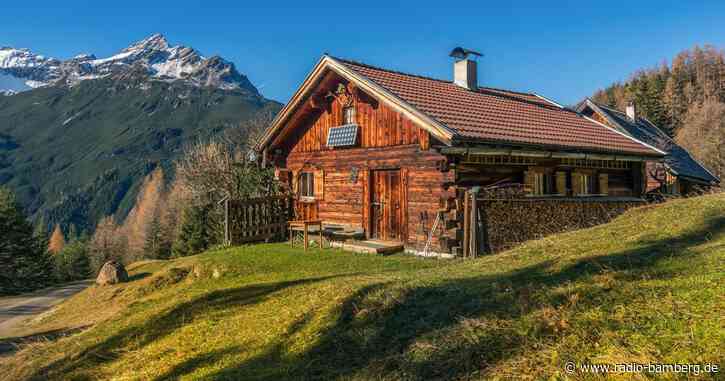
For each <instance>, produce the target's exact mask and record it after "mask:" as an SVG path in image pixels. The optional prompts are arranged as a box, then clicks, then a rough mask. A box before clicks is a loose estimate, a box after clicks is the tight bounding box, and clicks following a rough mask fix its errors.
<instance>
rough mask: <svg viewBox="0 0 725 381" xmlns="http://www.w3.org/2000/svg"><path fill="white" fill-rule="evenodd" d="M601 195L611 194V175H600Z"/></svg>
mask: <svg viewBox="0 0 725 381" xmlns="http://www.w3.org/2000/svg"><path fill="white" fill-rule="evenodd" d="M599 194H604V195H606V194H609V174H606V173H600V174H599Z"/></svg>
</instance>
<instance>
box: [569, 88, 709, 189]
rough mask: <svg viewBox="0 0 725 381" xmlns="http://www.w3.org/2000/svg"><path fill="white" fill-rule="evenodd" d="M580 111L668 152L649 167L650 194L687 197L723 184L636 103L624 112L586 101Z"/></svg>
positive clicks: (580, 104)
mask: <svg viewBox="0 0 725 381" xmlns="http://www.w3.org/2000/svg"><path fill="white" fill-rule="evenodd" d="M577 111H578V112H580V113H582V114H583V115H586V116H589V117H591V118H592V119H595V120H597V121H599V122H601V123H603V124H606V125H607V126H610V127H611V128H614V129H616V130H617V131H620V132H622V133H624V134H627V135H629V136H631V137H633V138H635V139H638V140H640V141H643V142H646V143H647V144H650V145H651V146H653V147H656V148H658V149H660V150H661V151H663V152H665V157H664V159H663V160H662V161H661V162H649V163H648V165H647V169H646V174H647V192H648V193H659V194H667V195H685V196H686V195H689V194H697V193H698V192H699V191H707V190H709V189H710V188H712V187H717V186H719V185H720V179H719V178H717V176H715V175H713V174H712V172H710V171H709V170H708V169H707V168H705V166H704V165H702V163H700V162H698V161H697V160H696V159H695V158H694V157H692V155H691V154H690V153H689V152H688V151H687V150H686V149H685V148H684V147H682V146H680V145H678V144H677V143H675V142H674V140H672V138H670V137H669V136H668V135H667V134H666V133H664V132H663V131H662V130H660V129H659V128H658V127H657V126H655V125H654V123H652V122H650V121H649V120H648V119H647V118H643V117H641V116H639V115H637V109H636V105H635V104H630V105H629V106H627V109H626V110H625V111H624V112H622V111H620V110H616V109H613V108H611V107H607V106H605V105H602V104H598V103H596V102H594V101H592V100H591V99H585V100H584V101H583V102H581V103H579V105H578V106H577Z"/></svg>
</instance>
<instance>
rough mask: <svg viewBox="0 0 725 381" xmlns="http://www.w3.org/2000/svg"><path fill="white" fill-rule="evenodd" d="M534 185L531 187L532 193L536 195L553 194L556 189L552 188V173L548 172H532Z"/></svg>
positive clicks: (553, 185)
mask: <svg viewBox="0 0 725 381" xmlns="http://www.w3.org/2000/svg"><path fill="white" fill-rule="evenodd" d="M533 176H534V184H533V185H534V187H533V192H532V194H533V195H536V196H543V195H547V194H555V193H556V191H555V189H554V187H555V182H554V175H553V174H550V173H534V174H533Z"/></svg>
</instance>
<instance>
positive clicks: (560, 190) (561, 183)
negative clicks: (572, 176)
mask: <svg viewBox="0 0 725 381" xmlns="http://www.w3.org/2000/svg"><path fill="white" fill-rule="evenodd" d="M556 193H557V194H559V195H560V196H566V172H556Z"/></svg>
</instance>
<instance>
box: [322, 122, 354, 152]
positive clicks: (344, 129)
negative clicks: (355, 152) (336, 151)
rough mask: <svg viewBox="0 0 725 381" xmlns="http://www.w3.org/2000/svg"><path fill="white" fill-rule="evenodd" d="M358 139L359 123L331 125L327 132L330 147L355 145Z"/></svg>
mask: <svg viewBox="0 0 725 381" xmlns="http://www.w3.org/2000/svg"><path fill="white" fill-rule="evenodd" d="M356 140H357V124H346V125H344V126H339V127H331V128H330V132H329V133H328V134H327V146H328V147H346V146H354V145H355V141H356Z"/></svg>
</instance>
